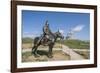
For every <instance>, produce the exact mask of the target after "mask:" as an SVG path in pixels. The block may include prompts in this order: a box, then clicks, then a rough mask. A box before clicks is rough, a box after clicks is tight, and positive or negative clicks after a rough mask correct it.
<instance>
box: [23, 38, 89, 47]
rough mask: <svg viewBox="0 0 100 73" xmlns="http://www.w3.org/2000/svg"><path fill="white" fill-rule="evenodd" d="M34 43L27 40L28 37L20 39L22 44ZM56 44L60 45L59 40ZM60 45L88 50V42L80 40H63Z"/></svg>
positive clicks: (31, 40) (29, 39) (30, 39)
mask: <svg viewBox="0 0 100 73" xmlns="http://www.w3.org/2000/svg"><path fill="white" fill-rule="evenodd" d="M33 41H34V39H32V38H29V37H25V38H22V43H23V44H25V43H28V44H32V43H33ZM57 43H60V44H61V41H60V40H57ZM62 44H64V45H66V46H68V47H70V48H73V49H89V48H90V42H89V41H81V40H75V39H74V40H63V41H62Z"/></svg>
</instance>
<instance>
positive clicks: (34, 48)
mask: <svg viewBox="0 0 100 73" xmlns="http://www.w3.org/2000/svg"><path fill="white" fill-rule="evenodd" d="M37 48H38V47H37V46H34V47H33V48H32V54H34V56H35V57H39V55H38V53H37Z"/></svg>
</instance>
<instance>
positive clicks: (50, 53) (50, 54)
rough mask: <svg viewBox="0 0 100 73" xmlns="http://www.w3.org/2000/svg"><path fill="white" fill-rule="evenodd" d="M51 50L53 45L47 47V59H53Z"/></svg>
mask: <svg viewBox="0 0 100 73" xmlns="http://www.w3.org/2000/svg"><path fill="white" fill-rule="evenodd" d="M52 49H53V44H50V45H49V52H48V57H49V58H52V57H53V55H52Z"/></svg>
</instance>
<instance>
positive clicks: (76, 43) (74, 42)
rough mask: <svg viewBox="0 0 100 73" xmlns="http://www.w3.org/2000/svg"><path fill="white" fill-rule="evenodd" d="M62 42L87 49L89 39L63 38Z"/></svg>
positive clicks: (75, 47)
mask: <svg viewBox="0 0 100 73" xmlns="http://www.w3.org/2000/svg"><path fill="white" fill-rule="evenodd" d="M57 42H58V43H61V42H60V41H57ZM62 44H64V45H67V46H68V47H70V48H73V49H89V48H90V43H89V41H81V40H64V41H63V42H62Z"/></svg>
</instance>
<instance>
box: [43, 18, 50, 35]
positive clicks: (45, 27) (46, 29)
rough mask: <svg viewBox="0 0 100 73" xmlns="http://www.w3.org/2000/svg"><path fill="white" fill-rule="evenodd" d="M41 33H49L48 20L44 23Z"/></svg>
mask: <svg viewBox="0 0 100 73" xmlns="http://www.w3.org/2000/svg"><path fill="white" fill-rule="evenodd" d="M43 32H44V33H45V34H49V33H50V29H49V24H48V20H47V21H46V23H45V26H44V27H43Z"/></svg>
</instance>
